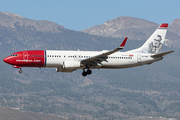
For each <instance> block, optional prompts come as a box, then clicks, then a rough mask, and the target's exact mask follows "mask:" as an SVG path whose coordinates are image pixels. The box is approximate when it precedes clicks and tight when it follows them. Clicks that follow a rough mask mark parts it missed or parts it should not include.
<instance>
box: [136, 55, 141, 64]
mask: <svg viewBox="0 0 180 120" xmlns="http://www.w3.org/2000/svg"><path fill="white" fill-rule="evenodd" d="M137 62H138V63H140V62H141V54H138V55H137Z"/></svg>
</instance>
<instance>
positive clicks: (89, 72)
mask: <svg viewBox="0 0 180 120" xmlns="http://www.w3.org/2000/svg"><path fill="white" fill-rule="evenodd" d="M91 73H92V70H89V69H87V71H85V69H83V72H82V76H84V77H85V76H87V75H90V74H91Z"/></svg>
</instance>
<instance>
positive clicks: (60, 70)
mask: <svg viewBox="0 0 180 120" xmlns="http://www.w3.org/2000/svg"><path fill="white" fill-rule="evenodd" d="M73 71H74V70H73V69H64V68H56V72H73Z"/></svg>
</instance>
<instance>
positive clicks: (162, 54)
mask: <svg viewBox="0 0 180 120" xmlns="http://www.w3.org/2000/svg"><path fill="white" fill-rule="evenodd" d="M172 52H174V51H169V52H164V53H160V54H156V55H152V56H151V57H163V56H165V55H167V54H170V53H172Z"/></svg>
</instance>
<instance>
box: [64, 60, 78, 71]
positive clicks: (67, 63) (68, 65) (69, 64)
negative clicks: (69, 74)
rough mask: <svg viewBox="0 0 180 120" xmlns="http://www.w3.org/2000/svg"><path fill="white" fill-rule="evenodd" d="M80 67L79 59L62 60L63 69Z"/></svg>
mask: <svg viewBox="0 0 180 120" xmlns="http://www.w3.org/2000/svg"><path fill="white" fill-rule="evenodd" d="M80 67H81V65H80V61H64V62H63V68H64V69H79V68H80Z"/></svg>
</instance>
